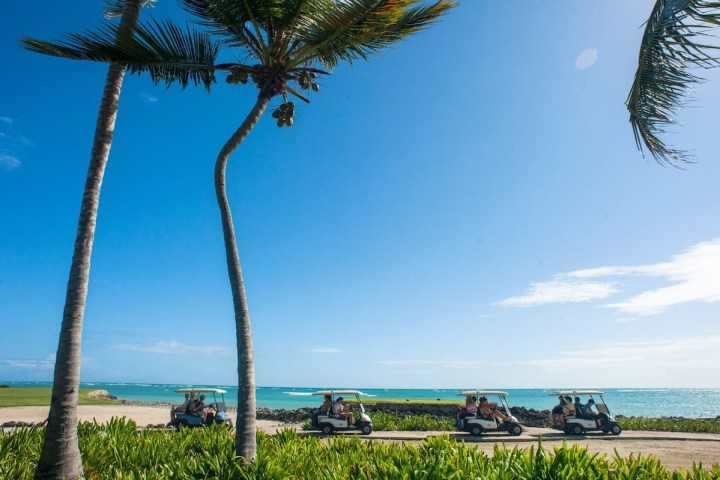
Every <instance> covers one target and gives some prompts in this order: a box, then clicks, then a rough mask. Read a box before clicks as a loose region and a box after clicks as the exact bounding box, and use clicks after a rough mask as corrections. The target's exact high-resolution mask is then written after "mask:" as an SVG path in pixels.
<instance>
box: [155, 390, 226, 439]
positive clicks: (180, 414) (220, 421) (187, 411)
mask: <svg viewBox="0 0 720 480" xmlns="http://www.w3.org/2000/svg"><path fill="white" fill-rule="evenodd" d="M175 393H184V394H185V403H183V404H182V405H181V406H179V407H173V408H172V409H171V410H170V423H169V424H168V425H169V426H171V427H175V428H176V429H178V430H179V429H180V428H181V427H202V426H206V425H212V424H213V423H215V424H217V425H227V426H229V427H232V420H231V419H230V416H229V415H228V414H227V411H226V410H225V394H226V393H227V392H226V391H225V390H222V389H220V388H179V389H177V390H175ZM210 393H212V396H213V402H212V403H210V404H205V394H210ZM217 395H220V398H221V400H222V401H220V402H218V400H217Z"/></svg>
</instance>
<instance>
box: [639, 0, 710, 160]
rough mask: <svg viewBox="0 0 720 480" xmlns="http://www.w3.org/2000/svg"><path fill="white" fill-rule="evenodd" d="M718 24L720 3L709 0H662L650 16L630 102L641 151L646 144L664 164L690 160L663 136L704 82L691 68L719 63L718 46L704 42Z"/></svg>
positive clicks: (651, 152) (659, 0)
mask: <svg viewBox="0 0 720 480" xmlns="http://www.w3.org/2000/svg"><path fill="white" fill-rule="evenodd" d="M717 25H720V2H708V1H706V0H657V2H656V3H655V7H654V8H653V11H652V13H651V14H650V18H649V19H648V21H647V24H646V27H645V32H644V34H643V39H642V43H641V45H640V55H639V59H638V68H637V71H636V73H635V80H634V82H633V85H632V88H631V90H630V93H629V95H628V98H627V101H626V102H625V104H626V105H627V108H628V110H629V111H630V123H631V124H632V128H633V133H634V134H635V143H636V145H637V147H638V150H640V151H641V152H642V151H643V145H645V147H646V148H647V150H648V152H650V154H651V155H652V156H653V157H654V158H655V160H656V161H657V162H658V163H660V164H661V165H662V164H668V165H675V166H678V165H679V164H681V163H684V162H689V161H690V158H689V156H688V154H687V152H685V151H682V150H677V149H675V148H672V147H670V146H667V145H666V144H665V143H664V142H663V141H662V140H661V139H660V138H659V136H660V135H662V134H663V133H665V132H666V128H667V127H668V126H670V125H672V124H674V123H675V121H674V118H673V117H674V115H675V113H676V112H677V110H679V109H680V108H682V107H683V105H684V101H685V98H686V97H687V95H688V93H690V90H691V89H692V86H693V85H694V84H696V83H698V82H700V81H701V79H700V77H697V76H696V75H694V74H693V73H691V72H690V69H691V68H692V67H703V68H711V67H716V66H718V65H720V62H718V58H717V57H716V56H714V54H711V52H712V51H713V50H716V49H717V48H718V47H717V46H713V45H709V44H707V43H704V41H705V40H706V39H707V38H708V37H709V36H710V32H709V30H710V29H711V28H712V27H713V26H717Z"/></svg>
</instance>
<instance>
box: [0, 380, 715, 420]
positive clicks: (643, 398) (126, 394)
mask: <svg viewBox="0 0 720 480" xmlns="http://www.w3.org/2000/svg"><path fill="white" fill-rule="evenodd" d="M2 383H5V384H8V385H10V386H11V387H12V386H16V387H33V386H34V387H51V386H52V384H51V383H40V382H2ZM189 386H191V385H176V384H139V383H97V382H96V383H81V385H80V387H81V388H91V389H102V390H107V391H108V392H109V393H110V394H111V395H115V396H116V397H118V398H119V399H123V400H133V401H139V402H166V403H181V401H182V395H181V394H178V393H174V390H176V389H178V388H184V387H189ZM192 386H195V387H199V385H192ZM204 386H205V387H215V388H222V389H224V390H227V392H228V393H227V394H226V395H225V400H226V402H227V404H228V405H229V406H231V407H234V406H236V405H237V387H232V386H227V385H204ZM323 389H327V387H324V388H323V387H321V388H301V387H257V389H256V400H257V406H258V407H266V408H274V409H278V408H284V409H295V408H301V407H315V406H318V405H319V404H320V403H322V399H321V398H320V397H317V396H313V395H312V392H314V391H316V390H323ZM358 390H360V391H362V392H364V393H366V394H368V396H369V397H372V398H377V399H394V400H406V399H411V400H427V401H430V402H432V401H437V400H451V401H457V402H458V404H461V403H462V401H463V398H462V397H460V396H458V395H457V393H458V391H459V390H455V389H385V388H382V389H378V388H358ZM488 390H493V389H488ZM501 390H503V391H506V392H507V393H508V403H509V404H510V405H511V406H522V407H525V408H534V409H537V410H546V409H547V410H549V409H551V408H552V407H553V406H554V405H555V404H556V399H555V398H554V397H551V396H550V395H549V394H550V393H552V392H554V391H556V390H558V389H501ZM602 391H603V392H604V393H605V394H604V398H605V401H606V402H607V405H608V406H609V407H610V411H611V413H613V414H615V415H625V416H643V417H664V416H678V417H687V418H696V417H717V416H720V389H710V388H637V389H633V388H608V389H602ZM585 397H586V396H585V395H583V396H582V400H583V401H585V400H586V398H585ZM316 404H317V405H316Z"/></svg>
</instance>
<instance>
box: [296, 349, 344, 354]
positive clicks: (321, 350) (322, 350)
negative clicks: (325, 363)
mask: <svg viewBox="0 0 720 480" xmlns="http://www.w3.org/2000/svg"><path fill="white" fill-rule="evenodd" d="M305 351H306V352H308V353H343V351H342V350H340V349H339V348H309V349H307V350H305Z"/></svg>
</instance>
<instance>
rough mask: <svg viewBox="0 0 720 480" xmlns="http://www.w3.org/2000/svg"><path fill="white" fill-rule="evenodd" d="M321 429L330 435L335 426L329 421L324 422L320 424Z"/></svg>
mask: <svg viewBox="0 0 720 480" xmlns="http://www.w3.org/2000/svg"><path fill="white" fill-rule="evenodd" d="M320 431H321V432H322V433H324V434H325V435H330V434H331V433H332V432H333V426H332V425H330V424H329V423H323V424H322V425H320Z"/></svg>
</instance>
